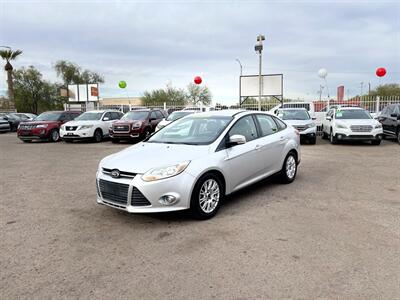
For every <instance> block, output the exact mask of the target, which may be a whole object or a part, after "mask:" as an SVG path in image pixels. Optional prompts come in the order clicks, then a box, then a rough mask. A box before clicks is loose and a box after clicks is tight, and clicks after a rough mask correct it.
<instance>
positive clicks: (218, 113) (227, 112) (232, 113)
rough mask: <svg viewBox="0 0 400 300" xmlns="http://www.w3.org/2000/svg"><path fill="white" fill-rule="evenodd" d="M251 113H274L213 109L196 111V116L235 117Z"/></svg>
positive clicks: (267, 113)
mask: <svg viewBox="0 0 400 300" xmlns="http://www.w3.org/2000/svg"><path fill="white" fill-rule="evenodd" d="M249 114H265V115H269V116H273V114H271V113H269V112H266V111H256V110H244V109H242V110H241V109H226V110H212V111H205V112H200V113H196V117H201V116H227V117H235V116H244V115H249Z"/></svg>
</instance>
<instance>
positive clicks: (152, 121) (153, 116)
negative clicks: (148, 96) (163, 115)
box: [149, 111, 159, 132]
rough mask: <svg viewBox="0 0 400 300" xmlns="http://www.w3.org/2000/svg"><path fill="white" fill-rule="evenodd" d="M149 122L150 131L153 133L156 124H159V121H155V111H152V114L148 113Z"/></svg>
mask: <svg viewBox="0 0 400 300" xmlns="http://www.w3.org/2000/svg"><path fill="white" fill-rule="evenodd" d="M149 122H150V125H151V131H152V132H153V131H154V130H155V129H156V126H157V124H158V122H159V121H158V120H157V114H156V112H155V111H152V112H151V113H150V118H149Z"/></svg>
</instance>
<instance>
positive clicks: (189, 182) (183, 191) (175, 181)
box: [96, 171, 195, 213]
mask: <svg viewBox="0 0 400 300" xmlns="http://www.w3.org/2000/svg"><path fill="white" fill-rule="evenodd" d="M100 180H104V181H107V182H112V183H119V184H125V185H128V186H129V189H128V193H127V195H126V202H125V203H121V202H119V201H118V202H116V201H113V200H112V199H110V198H112V197H107V196H105V197H104V195H103V194H104V192H103V193H102V190H101V187H100ZM194 181H195V178H194V177H193V176H192V175H190V174H189V173H187V172H185V171H184V172H182V173H181V174H179V175H177V176H174V177H170V178H167V179H162V180H157V181H153V182H145V181H143V180H142V179H141V175H140V174H138V175H136V176H135V177H134V178H112V177H111V176H110V175H108V174H104V173H103V172H102V171H98V172H97V174H96V187H97V203H98V204H104V205H107V206H110V207H113V208H117V209H120V210H124V211H127V212H129V213H158V212H169V211H177V210H184V209H188V208H189V207H190V195H191V190H192V188H191V187H193V185H194ZM135 188H136V189H137V190H138V191H139V192H140V193H141V194H142V195H143V196H144V197H145V198H146V199H147V201H149V203H150V205H146V206H135V205H133V203H132V202H133V200H131V199H132V193H133V192H134V190H135ZM166 195H172V196H174V197H175V198H176V199H177V201H176V202H175V203H174V204H172V205H164V204H161V203H160V202H159V199H160V198H161V197H162V196H166Z"/></svg>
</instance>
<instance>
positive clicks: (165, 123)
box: [158, 120, 172, 126]
mask: <svg viewBox="0 0 400 300" xmlns="http://www.w3.org/2000/svg"><path fill="white" fill-rule="evenodd" d="M171 122H172V121H167V120H162V121H161V122H160V123H158V124H159V125H160V126H167V125H168V124H169V123H171Z"/></svg>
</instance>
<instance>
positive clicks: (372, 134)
mask: <svg viewBox="0 0 400 300" xmlns="http://www.w3.org/2000/svg"><path fill="white" fill-rule="evenodd" d="M322 134H323V136H322V137H323V138H328V137H329V139H330V141H331V143H332V144H336V143H337V142H338V141H341V140H359V141H371V143H372V144H373V145H379V144H380V143H381V140H382V136H383V130H382V124H380V123H379V122H378V121H377V120H375V119H373V118H372V117H371V115H370V113H369V112H368V111H366V110H365V109H363V108H360V107H340V108H333V109H330V110H329V111H328V113H327V114H326V117H325V119H324V120H323V121H322Z"/></svg>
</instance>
